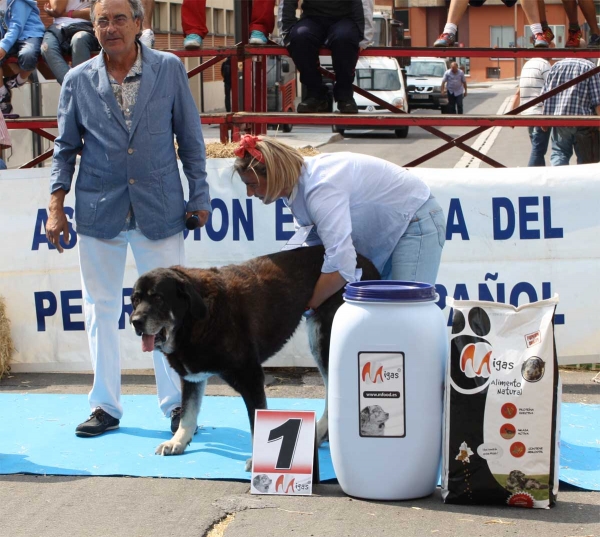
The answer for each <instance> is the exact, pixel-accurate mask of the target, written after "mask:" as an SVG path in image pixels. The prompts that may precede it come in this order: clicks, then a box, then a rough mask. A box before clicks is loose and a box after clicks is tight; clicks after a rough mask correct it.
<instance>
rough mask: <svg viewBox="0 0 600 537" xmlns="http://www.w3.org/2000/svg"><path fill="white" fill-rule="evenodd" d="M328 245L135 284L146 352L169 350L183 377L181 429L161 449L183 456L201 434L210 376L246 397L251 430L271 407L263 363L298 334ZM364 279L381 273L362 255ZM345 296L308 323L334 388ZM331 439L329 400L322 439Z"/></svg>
mask: <svg viewBox="0 0 600 537" xmlns="http://www.w3.org/2000/svg"><path fill="white" fill-rule="evenodd" d="M323 255H324V249H323V247H322V246H311V247H305V248H298V249H296V250H290V251H285V252H278V253H276V254H271V255H266V256H262V257H258V258H255V259H251V260H250V261H247V262H246V263H243V264H240V265H229V266H226V267H222V268H212V269H206V270H204V269H191V268H183V267H171V268H168V269H156V270H152V271H150V272H147V273H146V274H143V275H142V276H140V278H139V279H138V280H137V282H136V283H135V285H134V287H133V293H132V295H131V301H132V304H133V308H134V309H133V313H132V315H131V318H130V322H131V324H132V325H133V327H134V329H135V332H136V333H137V334H138V335H139V336H142V347H143V349H144V350H145V351H150V350H152V349H154V347H156V348H158V349H160V350H162V352H164V353H165V355H166V357H167V359H168V360H169V364H170V365H171V367H173V369H175V371H177V373H178V374H179V376H180V377H181V379H182V415H181V422H180V425H179V429H178V430H177V432H176V433H175V435H174V436H173V438H172V439H171V440H169V441H168V442H164V443H162V444H161V445H159V446H158V448H157V450H156V452H157V453H158V454H161V455H177V454H180V453H183V451H184V450H185V448H186V447H187V445H188V444H189V443H190V442H191V440H192V437H193V435H194V432H195V430H196V423H197V418H198V413H199V411H200V404H201V400H202V395H203V393H204V388H205V386H206V379H207V378H208V377H210V376H211V375H218V376H220V377H221V378H222V379H223V380H224V381H225V382H227V383H228V384H229V385H230V386H231V387H232V388H234V389H235V390H237V391H238V392H239V393H240V395H241V396H242V397H243V399H244V402H245V404H246V408H247V410H248V418H249V419H250V427H251V429H252V431H254V411H255V410H256V409H257V408H258V409H264V408H267V400H266V396H265V389H264V374H263V370H262V367H261V364H262V363H263V362H265V361H266V360H268V359H269V358H270V357H271V356H273V355H274V354H275V353H276V352H278V351H279V350H280V349H281V348H282V347H283V346H284V345H285V343H286V342H287V341H288V340H289V339H290V337H291V336H292V335H293V334H294V332H295V331H296V329H297V328H298V325H299V324H300V321H301V319H302V314H303V313H304V310H305V307H306V305H307V304H308V301H309V300H310V298H311V296H312V293H313V290H314V287H315V284H316V282H317V279H318V278H319V276H320V274H321V268H322V266H323ZM358 267H359V268H362V270H363V277H362V279H364V280H378V279H379V273H378V272H377V269H376V268H375V267H374V266H373V264H372V263H371V262H370V261H369V260H368V259H366V258H364V257H362V256H359V257H358ZM342 294H343V291H342V290H341V291H339V292H338V293H336V294H335V295H334V296H332V297H331V298H329V299H328V300H327V301H326V302H324V303H323V304H322V305H321V306H320V307H319V308H318V309H317V310H316V311H315V313H314V315H312V316H311V317H310V318H309V319H308V332H309V339H310V348H311V351H312V354H313V356H314V358H315V360H316V362H317V365H318V366H319V370H320V371H321V374H322V375H323V379H324V381H325V385H326V386H327V367H328V363H329V339H330V335H331V324H332V322H333V317H334V315H335V312H336V311H337V309H338V308H339V306H340V305H341V304H342V303H343V298H342ZM326 436H327V403H326V404H325V412H324V414H323V417H322V418H321V419H320V420H319V423H318V426H317V441H318V442H319V443H321V442H322V441H323V440H324V439H325V438H326Z"/></svg>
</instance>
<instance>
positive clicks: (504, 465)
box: [442, 295, 561, 508]
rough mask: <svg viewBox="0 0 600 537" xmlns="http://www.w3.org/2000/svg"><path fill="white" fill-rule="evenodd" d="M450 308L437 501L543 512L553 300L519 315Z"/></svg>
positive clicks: (480, 307) (554, 387) (556, 398)
mask: <svg viewBox="0 0 600 537" xmlns="http://www.w3.org/2000/svg"><path fill="white" fill-rule="evenodd" d="M449 304H450V306H451V307H452V308H454V309H453V320H452V335H451V338H450V353H449V358H448V367H447V374H446V375H447V376H446V394H445V407H444V446H443V466H442V468H443V470H442V497H443V499H444V502H445V503H459V504H504V505H512V506H518V507H538V508H547V507H549V506H551V505H553V504H554V503H555V501H556V495H557V492H558V469H559V437H560V416H559V409H560V396H561V385H560V379H559V376H558V362H557V358H556V348H555V344H554V325H553V318H554V310H555V308H556V305H557V304H558V296H557V295H555V296H554V298H551V299H548V300H543V301H540V302H535V303H533V304H526V305H523V306H520V307H518V308H515V307H514V306H511V305H507V304H498V303H494V302H481V301H462V300H453V301H449Z"/></svg>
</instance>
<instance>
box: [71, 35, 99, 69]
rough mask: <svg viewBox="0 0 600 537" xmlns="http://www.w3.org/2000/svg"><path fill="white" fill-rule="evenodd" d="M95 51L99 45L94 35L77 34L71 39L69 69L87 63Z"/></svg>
mask: <svg viewBox="0 0 600 537" xmlns="http://www.w3.org/2000/svg"><path fill="white" fill-rule="evenodd" d="M95 50H100V45H99V43H98V40H97V39H96V37H95V36H94V34H91V33H89V32H77V33H76V34H75V35H74V36H73V37H72V38H71V67H76V66H77V65H79V64H80V63H83V62H86V61H88V60H89V59H90V58H91V57H92V52H93V51H95Z"/></svg>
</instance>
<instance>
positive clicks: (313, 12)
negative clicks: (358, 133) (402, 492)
mask: <svg viewBox="0 0 600 537" xmlns="http://www.w3.org/2000/svg"><path fill="white" fill-rule="evenodd" d="M297 5H298V0H280V3H279V17H278V19H279V21H280V26H281V27H280V31H279V34H280V36H281V37H282V38H283V42H284V44H285V46H286V47H287V48H288V51H289V53H290V56H291V57H292V59H293V60H294V63H295V64H296V67H297V68H298V71H300V82H302V84H304V85H305V86H306V90H307V97H306V99H304V101H302V102H301V103H300V104H299V105H298V108H297V110H298V112H299V113H301V114H302V113H307V114H310V113H318V112H327V111H328V110H329V103H328V100H327V94H326V88H325V87H324V86H323V80H322V77H321V73H320V72H319V49H320V48H321V47H322V46H325V47H327V48H329V49H331V59H332V63H333V70H334V71H335V85H334V86H333V98H334V99H335V100H336V102H337V108H338V110H339V111H340V112H341V113H342V114H357V113H358V107H357V106H356V102H355V101H354V92H353V90H352V83H353V82H354V70H355V68H356V62H357V61H358V55H359V53H360V51H361V50H363V49H365V48H367V47H368V46H369V45H370V44H371V43H372V40H373V7H374V1H373V0H303V2H302V15H301V16H300V20H298V19H297V18H296V7H297Z"/></svg>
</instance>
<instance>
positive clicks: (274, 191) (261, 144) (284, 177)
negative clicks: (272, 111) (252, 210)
mask: <svg viewBox="0 0 600 537" xmlns="http://www.w3.org/2000/svg"><path fill="white" fill-rule="evenodd" d="M256 149H258V150H259V151H260V152H261V154H262V156H263V158H264V161H265V162H264V164H263V163H262V162H259V161H258V160H257V159H256V158H255V157H253V156H252V155H251V154H250V153H248V152H247V151H246V153H245V154H244V156H243V157H238V158H236V159H235V163H234V164H233V169H234V170H235V171H236V172H237V173H243V172H245V171H246V170H249V169H251V170H253V171H254V173H256V174H257V175H262V176H264V177H266V179H267V191H266V193H265V199H264V200H263V201H264V203H265V204H268V203H273V202H274V201H275V200H276V199H277V198H278V197H279V196H280V194H281V192H282V191H291V190H292V189H293V188H294V187H295V186H296V184H297V183H298V178H299V177H300V173H301V172H302V166H304V157H303V156H302V153H300V151H298V150H297V149H295V148H294V147H291V146H289V145H287V144H284V143H282V142H280V141H278V140H276V139H275V138H269V137H268V136H263V137H261V138H260V141H257V142H256Z"/></svg>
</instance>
